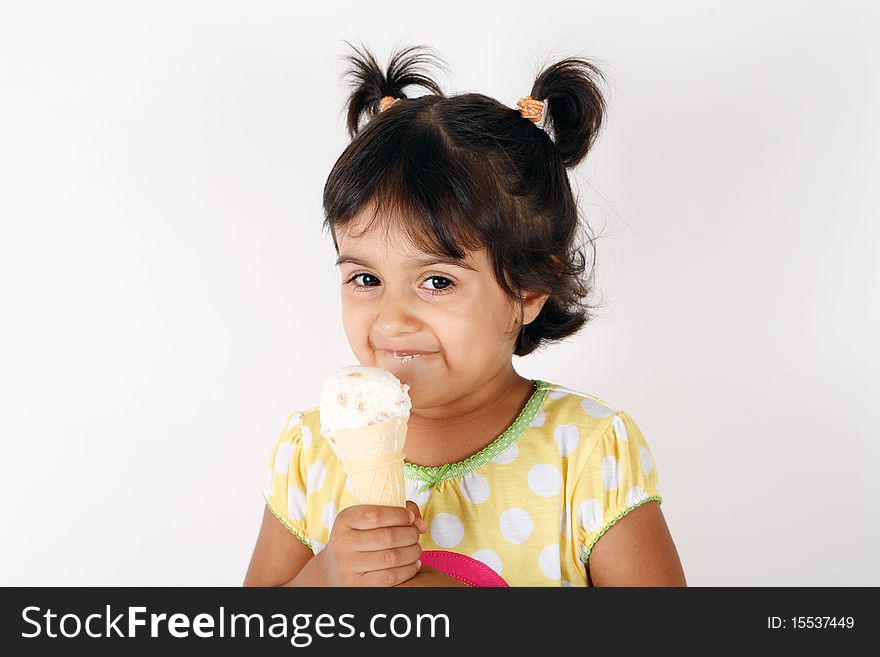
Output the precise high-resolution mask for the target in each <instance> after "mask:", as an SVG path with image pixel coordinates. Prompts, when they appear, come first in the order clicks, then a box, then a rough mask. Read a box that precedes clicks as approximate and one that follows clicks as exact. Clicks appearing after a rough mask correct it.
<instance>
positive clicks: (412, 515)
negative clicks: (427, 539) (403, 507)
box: [409, 511, 416, 524]
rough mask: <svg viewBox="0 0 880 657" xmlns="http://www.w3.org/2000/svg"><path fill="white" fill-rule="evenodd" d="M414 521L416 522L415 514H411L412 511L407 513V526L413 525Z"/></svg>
mask: <svg viewBox="0 0 880 657" xmlns="http://www.w3.org/2000/svg"><path fill="white" fill-rule="evenodd" d="M415 520H416V514H415V513H413V512H412V511H410V512H409V524H413V522H415Z"/></svg>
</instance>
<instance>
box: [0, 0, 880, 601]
mask: <svg viewBox="0 0 880 657" xmlns="http://www.w3.org/2000/svg"><path fill="white" fill-rule="evenodd" d="M878 17H880V16H878V10H877V9H876V3H871V2H854V1H850V2H839V1H838V2H793V1H788V2H778V1H772V2H768V1H767V0H762V1H760V2H705V1H694V2H683V1H676V2H673V1H667V2H662V3H660V2H626V3H620V2H587V1H585V0H577V1H574V0H569V1H567V2H561V1H557V2H554V3H551V4H550V5H548V6H543V7H539V6H538V5H535V4H534V3H533V2H521V1H507V2H498V3H475V2H466V3H465V2H443V3H422V4H418V3H415V4H414V3H412V2H386V1H377V2H370V3H366V2H351V3H341V2H338V1H337V2H333V3H294V2H260V3H254V2H243V1H242V2H216V1H212V2H207V1H204V2H185V3H179V2H160V1H156V0H152V1H151V2H140V3H135V2H124V3H121V2H103V3H99V2H77V3H64V2H3V3H2V4H0V94H2V101H0V221H2V224H0V230H2V232H0V312H2V321H0V386H2V388H0V437H2V442H0V450H2V452H0V518H2V535H3V540H2V542H0V584H5V585H53V584H55V585H120V586H121V585H238V584H240V583H241V581H242V580H243V577H244V573H245V570H246V568H247V564H248V560H249V558H250V554H251V550H252V548H253V544H254V540H255V539H256V535H257V531H258V528H259V523H260V518H261V516H262V513H263V501H262V498H261V496H260V489H261V487H262V485H263V482H264V478H265V476H264V475H265V470H266V464H267V462H268V459H269V456H270V453H271V450H272V447H273V445H274V442H275V439H276V438H277V436H278V434H279V433H280V431H281V428H282V425H283V424H284V421H285V419H286V418H287V415H288V414H289V413H291V412H292V411H293V410H302V409H307V408H311V407H314V406H316V405H317V403H318V396H319V393H320V380H321V379H322V378H323V377H324V376H325V375H326V374H327V373H329V372H330V371H331V370H332V369H334V368H336V367H339V366H342V365H346V364H351V363H353V362H355V361H354V357H353V355H352V353H351V351H350V349H349V346H348V343H347V341H346V339H345V334H344V332H343V330H342V326H341V323H340V319H339V298H338V294H339V288H338V273H337V272H336V268H335V267H334V264H333V258H334V253H333V246H332V242H331V241H330V237H329V235H328V234H327V233H325V232H322V230H321V222H322V220H323V214H322V210H321V193H322V188H323V185H324V181H325V180H326V176H327V174H328V173H329V171H330V168H331V167H332V165H333V163H334V162H335V160H336V158H337V157H338V156H339V154H340V153H341V151H342V149H343V148H344V146H345V145H346V144H347V143H348V136H347V134H346V133H345V129H344V115H343V113H342V112H343V106H344V102H345V99H346V95H347V92H348V89H347V87H346V86H345V83H344V81H342V80H341V79H340V76H341V74H342V72H343V70H344V64H343V62H342V60H341V56H342V55H344V54H345V53H346V52H348V48H347V46H345V44H344V43H343V39H347V40H349V41H353V42H355V43H363V44H365V45H367V46H368V47H369V48H371V49H372V50H373V51H374V53H375V54H376V56H377V58H378V59H379V61H380V63H382V64H383V65H385V64H386V63H387V60H388V56H389V54H390V53H391V51H392V49H393V48H394V47H396V46H398V45H413V44H422V43H424V44H427V45H429V46H431V47H433V48H435V49H436V50H437V52H439V53H440V54H441V55H442V56H443V57H444V58H445V59H446V61H447V63H448V64H449V67H450V71H449V73H448V74H446V73H438V79H439V82H440V84H441V85H442V86H443V88H444V90H445V91H446V93H447V94H454V93H460V92H465V91H479V92H481V93H485V94H487V95H490V96H492V97H495V98H497V99H498V100H500V101H501V102H503V103H506V104H508V105H509V106H511V107H515V103H516V100H517V99H518V98H519V97H520V96H524V95H526V94H528V93H529V91H530V88H531V85H532V83H533V81H534V77H535V73H536V72H537V70H538V67H539V66H540V65H541V64H542V63H546V62H549V61H552V60H554V59H558V58H562V57H564V56H586V57H591V58H595V59H596V60H597V61H598V62H599V64H600V65H601V66H602V68H603V70H604V71H605V72H606V74H607V75H608V77H609V80H610V81H611V84H610V86H609V88H608V89H607V94H608V95H607V98H608V102H609V108H610V109H609V115H608V124H607V126H606V128H605V130H604V131H603V133H602V135H601V137H600V139H599V142H598V143H597V145H596V148H595V150H594V152H593V153H592V154H591V155H589V156H588V158H587V161H586V163H584V164H583V165H581V167H579V169H577V170H576V172H575V173H574V174H573V178H572V182H573V185H574V187H575V190H576V191H577V193H578V194H579V196H580V202H581V206H582V210H583V212H584V213H585V216H586V218H587V220H588V221H589V222H590V224H591V225H592V226H593V228H594V230H596V231H597V232H602V233H603V237H602V239H601V240H600V242H599V244H598V255H597V257H598V265H597V271H598V274H597V283H598V285H599V287H600V289H601V291H602V293H603V294H604V297H605V299H606V302H607V305H606V308H605V310H604V311H603V313H602V315H601V317H600V318H599V319H597V320H596V321H595V322H593V323H592V324H590V325H588V327H587V328H586V329H585V330H584V331H583V332H582V333H580V334H578V335H577V336H576V337H575V338H572V339H571V340H569V341H568V342H566V343H564V344H562V345H557V346H553V347H550V348H549V349H547V350H546V351H544V352H542V353H540V354H535V355H531V356H528V357H525V358H522V359H519V358H516V359H514V363H515V366H516V367H517V369H518V371H519V372H520V373H521V374H522V375H523V376H529V377H534V378H541V379H544V380H548V381H552V382H556V383H561V384H564V385H567V386H569V387H573V388H575V389H579V390H582V391H585V392H590V393H592V394H594V395H597V396H599V397H601V398H602V399H605V400H607V401H609V402H610V403H612V404H614V405H615V406H617V407H620V408H622V409H624V410H626V411H627V412H629V413H630V414H631V415H632V416H633V418H634V419H635V420H636V422H637V423H638V424H639V425H640V427H641V428H642V431H643V433H644V434H645V437H646V439H647V440H648V442H649V444H650V445H651V448H652V450H653V452H654V456H655V459H656V462H657V466H658V472H659V473H660V477H661V479H660V485H661V489H662V491H663V495H664V501H663V506H662V510H663V512H664V515H665V516H666V518H667V522H668V523H669V526H670V529H671V532H672V534H673V538H674V539H675V542H676V545H677V547H678V550H679V554H680V555H681V559H682V562H683V565H684V568H685V573H686V575H687V578H688V583H689V584H691V585H696V586H703V585H734V586H738V585H747V584H748V585H772V586H776V585H801V586H807V585H819V586H827V585H848V586H854V585H874V586H876V585H878V584H880V566H878V560H877V558H876V549H877V548H876V546H877V544H878V539H880V535H878V534H880V530H878V519H880V518H878V502H877V496H878V493H877V490H876V487H875V486H874V485H873V480H874V478H876V476H877V470H878V465H880V448H878V429H877V427H878V421H880V409H878V407H880V404H878V385H877V377H878V375H880V356H878V348H877V337H876V336H877V334H878V332H880V321H878V314H880V311H878V304H877V298H878V294H877V289H878V286H880V275H878V265H877V264H876V255H877V252H878V247H880V239H878V238H880V229H878V217H880V213H878V210H880V207H878V206H880V203H878V200H877V195H876V184H877V183H876V179H877V172H878V165H880V161H878V160H880V155H878V153H880V148H878V145H880V144H878V137H880V130H878V127H877V119H876V117H877V116H880V103H878V89H880V85H878V77H880V76H878V65H880V57H878V46H877V45H876V43H877V41H876V35H877V33H878V28H880V21H878ZM422 93H424V90H422V89H419V88H414V89H412V90H411V91H410V94H411V95H421V94H422Z"/></svg>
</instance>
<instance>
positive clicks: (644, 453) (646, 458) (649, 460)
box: [639, 447, 654, 475]
mask: <svg viewBox="0 0 880 657" xmlns="http://www.w3.org/2000/svg"><path fill="white" fill-rule="evenodd" d="M639 457H640V458H641V461H642V472H644V473H645V474H646V475H647V474H651V470H653V469H654V457H653V456H651V452H650V450H647V449H645V448H644V447H639Z"/></svg>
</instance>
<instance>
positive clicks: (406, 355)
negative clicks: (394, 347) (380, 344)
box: [382, 349, 434, 363]
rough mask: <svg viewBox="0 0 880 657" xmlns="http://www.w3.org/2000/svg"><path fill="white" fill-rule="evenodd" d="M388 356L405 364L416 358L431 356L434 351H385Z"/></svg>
mask: <svg viewBox="0 0 880 657" xmlns="http://www.w3.org/2000/svg"><path fill="white" fill-rule="evenodd" d="M382 351H384V352H385V353H386V354H388V355H389V356H390V357H391V358H394V359H395V360H399V361H401V362H403V363H408V362H409V361H411V360H413V359H414V358H421V357H422V356H430V355H431V354H432V353H434V352H433V351H415V350H406V351H389V350H388V349H383V350H382Z"/></svg>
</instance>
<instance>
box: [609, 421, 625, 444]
mask: <svg viewBox="0 0 880 657" xmlns="http://www.w3.org/2000/svg"><path fill="white" fill-rule="evenodd" d="M611 424H613V425H614V435H616V436H617V439H618V440H623V441H625V440H626V439H627V435H626V425H625V424H624V423H623V420H621V419H620V416H619V415H615V416H614V419H612V420H611Z"/></svg>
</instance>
